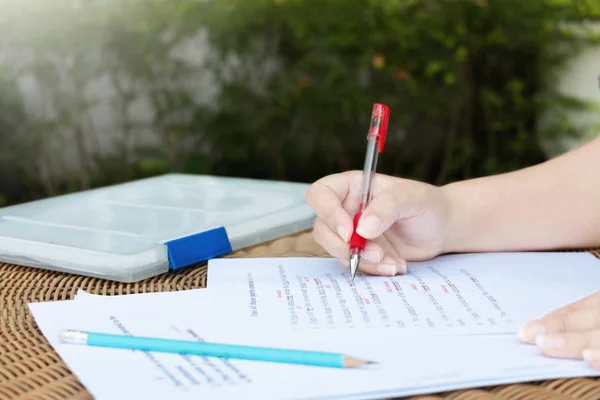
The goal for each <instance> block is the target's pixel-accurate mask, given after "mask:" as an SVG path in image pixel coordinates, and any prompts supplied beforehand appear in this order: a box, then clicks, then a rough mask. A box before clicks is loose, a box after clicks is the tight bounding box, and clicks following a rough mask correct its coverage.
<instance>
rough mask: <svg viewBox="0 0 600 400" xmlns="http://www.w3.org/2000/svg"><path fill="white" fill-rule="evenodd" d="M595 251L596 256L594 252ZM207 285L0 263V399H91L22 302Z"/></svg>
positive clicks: (596, 387) (468, 395) (508, 395)
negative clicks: (117, 278)
mask: <svg viewBox="0 0 600 400" xmlns="http://www.w3.org/2000/svg"><path fill="white" fill-rule="evenodd" d="M595 254H596V256H600V254H598V253H597V252H596V253H595ZM287 256H307V257H319V256H326V254H325V253H324V252H323V250H321V249H320V247H319V246H318V245H317V244H316V243H315V242H314V241H313V240H312V237H311V235H310V233H308V232H304V233H301V234H297V235H293V236H290V237H286V238H282V239H279V240H276V241H273V242H271V243H267V244H264V245H260V246H256V247H254V248H251V249H247V250H244V251H239V252H236V253H235V254H232V255H231V256H230V257H287ZM205 286H206V266H204V265H202V266H195V267H190V268H187V269H185V270H184V271H180V272H177V273H168V274H165V275H161V276H158V277H155V278H152V279H148V280H145V281H142V282H138V283H133V284H123V283H117V282H110V281H104V280H100V279H94V278H85V277H80V276H75V275H69V274H64V273H57V272H45V271H41V270H36V269H31V268H23V267H20V266H15V265H8V264H2V263H0V400H9V399H10V400H12V399H44V400H46V399H91V398H92V397H91V395H90V393H89V392H87V391H86V389H85V388H84V387H83V386H82V385H81V384H80V383H79V381H78V380H77V378H76V377H75V376H74V375H73V374H72V373H71V371H69V369H68V368H67V367H66V365H65V364H64V363H63V362H62V360H61V359H60V358H59V357H58V355H57V354H56V353H55V352H54V351H53V350H52V348H51V347H50V345H49V344H48V342H47V341H46V339H45V338H44V336H43V335H42V333H41V332H40V331H39V330H38V328H37V326H36V324H35V321H34V320H33V317H32V316H31V314H30V313H29V308H28V306H27V303H29V302H36V301H54V300H68V299H72V298H73V297H74V295H75V293H76V292H77V289H79V288H81V289H83V290H86V291H87V292H89V293H94V294H102V295H119V294H131V293H144V292H167V291H175V290H189V289H195V288H202V287H205ZM413 399H419V400H430V399H431V400H432V399H462V400H484V399H485V400H487V399H522V400H535V399H590V400H591V399H600V381H598V380H595V379H587V378H586V379H559V380H552V381H544V382H534V383H531V384H517V385H506V386H496V387H489V388H481V389H473V390H461V391H454V392H449V393H440V394H436V395H430V396H418V397H415V398H413Z"/></svg>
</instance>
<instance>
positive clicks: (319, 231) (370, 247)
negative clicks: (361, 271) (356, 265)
mask: <svg viewBox="0 0 600 400" xmlns="http://www.w3.org/2000/svg"><path fill="white" fill-rule="evenodd" d="M313 238H314V239H315V241H316V242H317V243H318V244H319V245H320V246H321V247H323V249H324V250H325V251H326V252H328V253H329V254H330V255H331V256H332V257H335V258H337V259H339V260H340V261H341V262H342V263H343V264H344V265H346V266H348V265H349V259H350V248H349V246H348V244H347V243H346V242H344V241H343V240H342V239H341V238H340V237H339V236H338V235H337V234H335V233H334V232H333V231H332V230H331V228H330V227H329V226H328V225H327V224H326V223H325V222H324V221H323V220H322V219H320V218H317V219H316V221H315V225H314V228H313ZM383 256H384V249H383V248H382V247H381V246H380V245H379V244H378V243H375V242H373V241H367V244H366V245H365V249H364V252H363V255H362V257H361V258H362V259H363V260H365V262H372V263H375V264H377V263H379V262H381V260H382V259H383Z"/></svg>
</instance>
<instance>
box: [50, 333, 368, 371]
mask: <svg viewBox="0 0 600 400" xmlns="http://www.w3.org/2000/svg"><path fill="white" fill-rule="evenodd" d="M59 338H60V340H61V341H62V342H64V343H70V344H80V345H88V346H96V347H109V348H118V349H129V350H140V351H156V352H161V353H175V354H193V355H198V356H206V357H222V358H237V359H241V360H253V361H267V362H278V363H286V364H304V365H313V366H320V367H331V368H356V367H360V366H362V365H365V364H376V363H375V362H373V361H365V360H361V359H358V358H356V357H351V356H347V355H344V354H340V353H329V352H320V351H304V350H290V349H278V348H269V347H253V346H242V345H231V344H221V343H207V342H194V341H188V340H174V339H162V338H149V337H140V336H128V335H113V334H107V333H97V332H85V331H77V330H64V331H61V332H60V334H59Z"/></svg>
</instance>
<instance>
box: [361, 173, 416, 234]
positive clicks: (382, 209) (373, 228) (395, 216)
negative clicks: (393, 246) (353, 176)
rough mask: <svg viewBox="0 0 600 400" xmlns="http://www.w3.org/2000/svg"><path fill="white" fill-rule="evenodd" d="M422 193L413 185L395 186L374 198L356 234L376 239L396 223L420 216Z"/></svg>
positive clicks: (366, 209) (364, 213)
mask: <svg viewBox="0 0 600 400" xmlns="http://www.w3.org/2000/svg"><path fill="white" fill-rule="evenodd" d="M422 192H423V190H420V189H418V188H415V187H414V186H412V185H394V186H392V187H391V188H389V189H387V190H385V191H383V192H380V193H378V194H377V195H375V196H373V199H372V200H371V203H369V205H368V206H367V207H366V208H365V210H364V211H363V214H362V215H361V218H360V220H359V221H358V226H357V227H356V233H358V234H359V235H360V236H362V237H364V238H365V239H375V238H377V237H379V236H381V235H382V234H383V233H384V232H385V231H386V230H388V229H389V228H390V226H392V225H393V224H394V223H395V222H396V221H398V220H401V219H406V218H411V217H415V216H417V215H419V213H420V212H421V209H422V207H421V205H422V204H423V202H422V198H423V195H422Z"/></svg>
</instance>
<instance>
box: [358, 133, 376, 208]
mask: <svg viewBox="0 0 600 400" xmlns="http://www.w3.org/2000/svg"><path fill="white" fill-rule="evenodd" d="M377 141H378V139H377V138H376V137H369V140H368V142H367V151H366V153H365V164H364V166H363V179H362V188H361V196H360V199H361V200H360V208H359V211H358V212H359V213H360V212H363V211H364V207H366V206H367V204H369V201H370V197H371V186H372V185H373V178H374V177H375V172H376V171H377V159H378V153H377Z"/></svg>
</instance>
